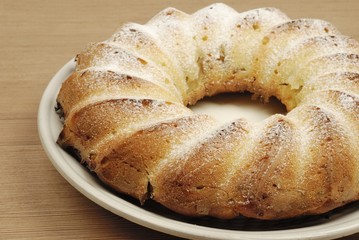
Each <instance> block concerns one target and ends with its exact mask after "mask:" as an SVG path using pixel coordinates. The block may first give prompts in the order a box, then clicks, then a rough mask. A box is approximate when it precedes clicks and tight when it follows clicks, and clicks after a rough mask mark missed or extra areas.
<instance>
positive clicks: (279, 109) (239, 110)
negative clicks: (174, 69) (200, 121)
mask: <svg viewBox="0 0 359 240" xmlns="http://www.w3.org/2000/svg"><path fill="white" fill-rule="evenodd" d="M251 96H252V94H251V93H248V92H245V93H223V94H219V95H217V96H214V97H206V98H204V99H202V100H200V101H198V102H197V103H196V104H195V105H194V106H191V107H190V108H191V109H192V110H193V111H194V112H195V113H202V114H207V115H210V116H212V117H214V118H216V119H218V120H219V121H221V122H228V121H231V120H235V119H238V118H245V119H247V120H249V121H252V122H253V121H255V122H259V121H262V120H264V119H266V118H267V117H269V116H271V115H273V114H276V113H280V114H286V113H287V110H286V108H285V106H284V105H283V104H282V103H281V102H280V101H279V100H278V99H276V98H274V97H272V98H270V101H269V103H261V102H260V101H258V100H252V99H251Z"/></svg>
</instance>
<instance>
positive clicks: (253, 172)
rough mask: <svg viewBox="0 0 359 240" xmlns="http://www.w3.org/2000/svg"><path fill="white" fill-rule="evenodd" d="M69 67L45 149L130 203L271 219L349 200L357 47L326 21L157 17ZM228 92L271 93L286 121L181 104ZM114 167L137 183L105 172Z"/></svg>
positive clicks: (124, 30) (358, 90) (259, 15)
mask: <svg viewBox="0 0 359 240" xmlns="http://www.w3.org/2000/svg"><path fill="white" fill-rule="evenodd" d="M76 60H77V67H76V74H77V75H76V77H74V76H72V79H70V78H69V79H68V80H67V82H65V84H64V85H63V88H62V89H61V90H60V94H59V96H58V99H57V100H58V103H59V105H60V106H62V108H63V109H64V110H65V112H66V114H65V123H64V130H63V132H62V133H61V135H60V137H59V141H58V142H59V144H60V145H62V146H63V147H64V148H67V147H71V148H75V149H77V150H78V151H79V152H80V158H81V160H82V161H83V162H86V163H88V164H89V166H90V167H91V169H92V170H94V171H95V172H96V173H97V174H98V175H99V176H102V178H101V179H102V180H103V181H104V182H105V183H107V184H109V185H110V186H112V187H114V188H115V189H116V190H118V191H123V192H125V193H126V194H129V195H131V196H134V197H136V198H139V199H140V201H141V203H143V202H144V201H145V200H146V199H147V198H153V199H154V200H155V201H158V202H160V203H161V204H163V205H164V206H166V207H168V208H170V209H172V210H174V211H176V212H179V213H181V214H184V215H190V216H202V215H210V216H214V217H219V218H234V217H236V216H238V215H245V216H249V217H253V218H260V219H278V218H289V217H295V216H300V215H305V214H319V213H323V212H327V211H329V210H331V209H333V208H336V207H338V206H341V205H343V204H345V203H347V202H350V201H354V200H357V199H358V198H359V187H358V186H359V184H358V183H359V174H358V173H357V171H356V170H355V169H357V167H358V166H359V165H358V164H359V159H358V156H359V152H358V151H359V145H358V144H359V138H358V136H359V127H358V126H359V118H358V116H359V100H358V99H359V81H358V79H359V77H358V76H359V43H358V42H357V41H356V40H355V39H353V38H350V37H347V36H343V35H341V34H340V32H339V31H338V30H337V29H336V28H335V27H334V26H333V25H332V24H330V23H328V22H326V21H322V20H316V19H295V20H291V19H290V18H289V17H288V16H286V15H285V14H284V13H282V12H281V11H280V10H278V9H275V8H260V9H254V10H250V11H247V12H242V13H238V12H237V11H236V10H234V9H233V8H231V7H229V6H227V5H225V4H213V5H210V6H208V7H206V8H203V9H201V10H198V11H196V12H194V13H193V14H187V13H184V12H182V11H180V10H177V9H175V8H167V9H165V10H163V11H162V12H160V13H158V14H157V15H156V16H154V17H153V18H152V19H151V20H149V21H148V22H147V23H146V24H143V25H140V24H136V23H126V24H124V25H123V26H122V27H121V28H119V29H118V30H117V31H116V32H115V33H114V34H113V35H112V36H111V37H110V38H109V39H107V40H106V41H103V42H100V43H95V44H90V45H89V46H88V47H87V48H85V50H84V51H83V52H81V53H80V54H79V55H78V56H77V58H76ZM86 74H90V75H91V77H87V78H86V79H82V76H86ZM103 79H106V80H103ZM71 81H72V82H71ZM76 81H78V82H81V84H80V83H78V85H76ZM73 88H76V89H75V90H74V89H73ZM234 91H250V92H252V93H254V97H258V98H260V99H262V100H264V101H268V99H269V98H270V97H271V96H274V97H277V98H278V99H279V100H281V101H282V103H283V104H285V105H286V107H287V109H288V111H289V112H288V114H287V115H286V116H284V115H280V114H277V115H273V116H271V117H269V118H267V119H265V120H264V121H262V122H259V123H251V122H247V121H246V120H244V119H239V120H236V121H234V122H231V123H226V124H223V123H220V122H218V121H217V120H215V119H214V118H212V117H210V116H206V115H197V114H194V113H193V112H192V111H191V110H190V109H188V108H187V107H186V106H187V105H189V104H195V103H196V101H198V100H200V99H201V98H203V97H205V96H212V95H215V94H218V93H221V92H234ZM71 95H72V96H71ZM71 99H76V101H71ZM151 134H153V136H152V135H151ZM139 136H143V137H144V138H143V139H145V137H146V139H152V140H150V141H151V142H148V146H151V144H153V145H152V146H153V149H156V151H158V152H157V153H154V152H153V151H152V150H151V149H149V150H148V151H146V150H144V149H137V151H138V152H140V153H141V154H140V155H138V156H136V155H133V153H132V152H131V153H126V151H124V150H123V149H119V148H121V146H126V147H129V146H128V145H126V144H129V143H131V144H133V145H131V146H130V147H129V149H132V151H135V150H136V146H137V145H136V144H135V143H132V139H136V140H137V139H141V138H140V137H139ZM151 136H152V137H153V138H151ZM169 136H170V138H169ZM138 141H141V140H138ZM143 141H144V140H143ZM141 144H142V148H144V146H145V144H144V143H143V142H141ZM141 144H139V145H141ZM162 145H163V146H165V149H161V146H162ZM146 149H147V148H146ZM122 150H123V151H122ZM118 154H122V155H121V156H119V155H118ZM131 154H132V155H131ZM110 156H111V157H113V158H115V159H108V158H109V157H110ZM155 157H158V158H156V159H154V158H155ZM116 158H118V159H116ZM137 158H138V159H139V161H140V163H138V164H133V165H131V163H130V162H131V161H134V159H137ZM104 159H106V160H104ZM123 159H126V161H125V160H123ZM116 161H118V164H114V165H113V166H116V169H117V168H120V166H121V164H125V165H126V167H129V168H130V169H131V171H133V174H134V175H133V176H131V178H132V177H133V178H134V179H135V178H136V176H137V175H136V174H138V179H141V181H140V180H138V184H139V185H137V186H135V187H133V189H131V188H129V186H132V185H133V184H134V183H131V182H126V181H130V180H126V181H123V180H121V179H123V178H125V177H124V176H126V174H125V173H124V171H125V170H124V169H120V170H118V169H117V170H116V171H117V172H111V171H112V170H113V169H108V168H106V166H110V164H109V162H111V164H113V163H114V162H116ZM120 163H121V164H120ZM341 164H342V166H341ZM141 166H142V167H141ZM340 166H341V167H340ZM126 169H127V168H126ZM113 171H115V170H113ZM131 174H132V172H131ZM311 177H312V178H311ZM136 183H137V182H136Z"/></svg>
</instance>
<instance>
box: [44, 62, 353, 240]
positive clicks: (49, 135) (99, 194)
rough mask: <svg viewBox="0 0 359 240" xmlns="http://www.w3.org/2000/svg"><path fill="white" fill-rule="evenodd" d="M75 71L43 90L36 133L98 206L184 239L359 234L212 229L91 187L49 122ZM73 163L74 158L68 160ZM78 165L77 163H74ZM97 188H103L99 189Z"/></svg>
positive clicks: (339, 227)
mask: <svg viewBox="0 0 359 240" xmlns="http://www.w3.org/2000/svg"><path fill="white" fill-rule="evenodd" d="M74 68H75V62H74V58H73V59H71V60H70V61H68V62H67V63H66V64H65V65H63V66H62V67H61V69H59V70H58V71H57V73H56V74H55V75H54V76H53V77H52V79H51V80H50V82H49V83H48V85H47V87H46V88H45V90H44V92H43V95H42V97H41V100H40V104H39V108H38V115H37V127H38V134H39V137H40V141H41V144H42V146H43V149H44V151H45V153H46V155H47V157H48V158H49V160H50V161H51V163H52V164H53V166H54V167H55V168H56V170H57V171H58V172H59V173H60V174H61V175H62V177H64V178H65V179H66V180H67V181H68V182H69V183H70V184H71V185H72V186H73V187H74V188H75V189H77V190H78V191H79V192H81V193H82V194H83V195H84V196H86V197H87V198H88V199H90V200H91V201H93V202H95V203H96V204H98V205H99V206H101V207H103V208H105V209H107V210H109V211H111V212H112V213H114V214H116V215H118V216H121V217H123V218H125V219H127V220H129V221H131V222H134V223H136V224H138V225H141V226H144V227H147V228H150V229H153V230H156V231H159V232H162V233H166V234H169V235H173V236H177V237H185V238H196V239H248V240H251V239H258V237H259V236H260V238H261V239H263V240H269V239H278V240H284V239H286V240H291V239H333V238H338V237H344V236H348V235H351V234H354V233H356V232H359V220H357V221H354V222H353V221H351V219H350V218H349V222H351V224H348V221H344V222H341V224H335V226H336V227H335V228H334V227H333V226H332V225H333V224H334V223H331V224H330V223H325V224H319V225H315V226H309V227H303V228H294V229H285V230H270V231H244V230H227V229H219V228H211V227H206V226H200V225H195V224H191V223H186V222H182V221H179V220H174V219H170V218H167V217H165V216H161V215H159V214H156V213H153V212H150V211H147V210H146V209H143V208H140V207H138V206H136V205H134V204H132V203H130V202H128V201H126V200H124V199H122V198H121V197H119V196H117V195H114V194H113V193H111V192H109V191H108V190H106V189H105V188H103V187H101V186H100V185H97V186H96V185H93V183H92V184H91V183H90V182H88V181H87V180H86V179H85V178H84V177H82V176H80V174H79V173H78V172H76V170H75V169H73V168H71V166H70V165H68V164H67V161H66V159H67V160H69V158H71V157H70V156H69V155H68V154H67V153H66V152H65V151H63V150H62V149H61V148H60V147H59V146H58V145H57V144H56V141H54V137H55V136H54V134H55V133H54V130H53V129H52V124H53V123H52V122H51V114H53V113H51V112H50V111H55V110H54V107H55V106H54V102H55V101H56V96H57V93H58V91H59V89H60V87H61V84H62V82H63V81H64V80H65V79H66V78H67V77H68V76H69V74H71V72H72V71H73V70H74ZM56 138H57V137H56ZM73 160H74V159H72V160H70V161H73ZM77 164H79V163H78V162H77ZM79 165H80V164H79ZM88 174H90V173H88ZM99 186H100V187H101V188H102V189H101V188H100V189H99V188H98V187H99ZM357 213H358V215H357V217H358V218H359V211H357ZM324 225H325V226H324ZM326 225H328V226H326ZM322 226H324V229H322V230H320V227H322Z"/></svg>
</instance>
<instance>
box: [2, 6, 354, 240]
mask: <svg viewBox="0 0 359 240" xmlns="http://www.w3.org/2000/svg"><path fill="white" fill-rule="evenodd" d="M211 2H213V1H197V0H196V1H194V0H192V1H183V0H178V1H154V0H152V1H146V0H137V1H136V0H131V1H130V0H126V1H122V0H113V1H99V0H98V1H94V0H91V1H85V0H81V1H70V0H66V1H15V0H0V43H1V44H0V59H1V61H0V84H1V87H0V111H1V112H0V129H1V134H0V149H1V150H0V152H1V154H0V160H1V161H0V170H1V172H0V173H1V174H0V239H12V238H13V239H21V238H24V239H73V238H75V239H109V238H115V239H171V238H174V237H171V236H168V235H165V234H162V233H159V232H155V231H153V230H150V229H147V228H144V227H141V226H139V225H136V224H134V223H132V222H129V221H127V220H125V219H123V218H121V217H118V216H116V215H114V214H112V213H110V212H109V211H107V210H105V209H103V208H101V207H99V206H98V205H96V204H95V203H93V202H91V201H90V200H88V199H87V198H86V197H84V196H83V195H82V194H80V193H79V192H78V191H76V190H75V189H74V188H73V187H72V186H71V185H70V184H68V183H67V182H66V181H65V180H64V178H62V177H61V176H60V174H59V173H58V172H57V171H56V170H55V168H54V167H53V166H52V164H51V163H50V161H49V160H48V158H47V156H46V155H45V152H44V151H43V149H42V146H41V144H40V140H39V137H38V132H37V126H36V124H37V110H38V104H39V101H40V98H41V95H42V93H43V91H44V89H45V87H46V85H47V84H48V82H49V80H50V79H51V77H52V76H53V75H54V73H55V72H56V71H57V70H58V69H59V68H60V67H61V66H62V65H63V64H65V63H66V62H67V61H68V60H69V59H71V58H72V57H73V56H74V55H75V54H76V53H77V52H78V51H79V50H80V49H82V48H83V46H84V45H85V44H86V43H88V42H94V41H100V40H104V39H105V38H107V37H108V36H109V35H110V34H111V33H113V32H114V31H115V29H116V28H117V27H118V26H119V25H120V24H121V23H123V22H127V21H134V22H138V23H145V22H146V21H147V20H148V19H150V18H151V17H152V16H153V15H155V14H156V13H157V12H159V11H160V10H161V9H164V8H166V7H168V6H173V7H176V8H179V9H181V10H183V11H186V12H189V13H191V12H194V11H195V10H197V9H199V8H201V7H204V6H206V5H208V4H210V3H211ZM225 2H226V3H227V4H229V5H231V6H232V7H234V8H235V9H237V10H238V11H244V10H248V9H252V8H257V7H263V6H274V7H278V8H280V9H282V10H283V11H284V12H286V13H287V14H288V15H289V16H290V17H292V18H299V17H311V18H320V19H325V20H328V21H330V22H332V23H334V25H336V26H337V27H338V28H339V29H340V30H341V31H342V33H344V34H346V35H350V36H353V37H355V38H356V39H359V28H358V27H357V23H358V21H359V18H358V12H359V2H358V1H356V0H351V1H349V0H348V1H337V0H330V1H324V0H322V1H317V0H308V1H295V3H294V2H291V1H286V0H283V1H279V0H277V1H274V0H273V1H264V0H257V1H249V0H248V1H245V0H243V1H235V0H233V1H225ZM358 238H359V234H356V235H353V236H349V237H346V238H345V239H347V240H349V239H358Z"/></svg>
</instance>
